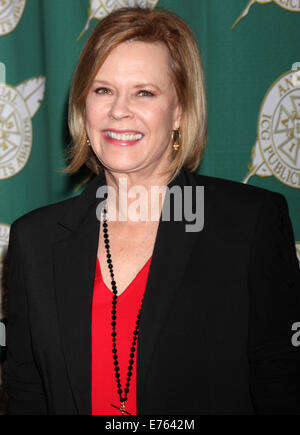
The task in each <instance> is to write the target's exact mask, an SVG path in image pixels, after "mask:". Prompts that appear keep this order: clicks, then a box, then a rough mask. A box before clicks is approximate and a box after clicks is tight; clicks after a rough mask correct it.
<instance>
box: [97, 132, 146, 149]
mask: <svg viewBox="0 0 300 435" xmlns="http://www.w3.org/2000/svg"><path fill="white" fill-rule="evenodd" d="M102 134H103V136H104V138H105V140H106V141H107V142H109V143H112V144H114V145H120V146H128V145H135V144H137V143H138V142H139V141H140V140H141V139H143V137H144V135H143V134H142V133H138V132H133V131H126V132H123V131H122V132H117V131H115V130H104V131H103V132H102Z"/></svg>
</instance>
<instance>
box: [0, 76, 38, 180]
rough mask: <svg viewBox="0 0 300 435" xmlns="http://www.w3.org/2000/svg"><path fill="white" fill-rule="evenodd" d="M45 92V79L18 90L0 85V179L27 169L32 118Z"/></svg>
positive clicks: (30, 81) (36, 80) (29, 81)
mask: <svg viewBox="0 0 300 435" xmlns="http://www.w3.org/2000/svg"><path fill="white" fill-rule="evenodd" d="M44 92H45V78H44V77H38V78H35V79H30V80H27V81H25V82H23V83H21V84H20V85H19V86H17V87H16V88H14V87H12V86H10V85H7V84H6V83H0V180H3V179H6V178H9V177H13V176H14V175H16V174H17V173H18V172H20V171H21V170H22V169H23V168H24V167H25V165H26V163H27V161H28V159H29V156H30V152H31V145H32V125H31V118H32V117H33V116H34V115H35V113H36V112H37V111H38V109H39V107H40V104H41V102H42V100H43V98H44Z"/></svg>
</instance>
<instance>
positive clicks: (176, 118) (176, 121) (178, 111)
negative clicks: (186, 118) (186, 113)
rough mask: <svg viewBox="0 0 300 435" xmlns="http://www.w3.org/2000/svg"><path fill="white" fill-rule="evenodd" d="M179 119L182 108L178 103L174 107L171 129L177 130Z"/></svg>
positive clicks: (179, 123)
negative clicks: (173, 119) (173, 120)
mask: <svg viewBox="0 0 300 435" xmlns="http://www.w3.org/2000/svg"><path fill="white" fill-rule="evenodd" d="M181 119H182V109H181V106H180V105H179V104H178V105H177V107H176V109H175V122H174V128H173V130H178V129H179V127H180V125H181Z"/></svg>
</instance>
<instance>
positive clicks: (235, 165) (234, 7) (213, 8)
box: [0, 0, 300, 360]
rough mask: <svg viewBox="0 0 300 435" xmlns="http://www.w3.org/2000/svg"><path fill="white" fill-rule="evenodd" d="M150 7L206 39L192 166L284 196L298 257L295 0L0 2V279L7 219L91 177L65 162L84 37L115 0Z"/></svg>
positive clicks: (69, 192)
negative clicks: (203, 106) (201, 138)
mask: <svg viewBox="0 0 300 435" xmlns="http://www.w3.org/2000/svg"><path fill="white" fill-rule="evenodd" d="M146 3H148V4H150V5H151V6H152V7H156V6H157V7H158V6H161V7H165V8H167V9H170V10H172V11H174V12H176V13H178V14H179V15H181V16H182V17H183V18H184V19H185V20H186V21H187V22H188V23H189V24H190V26H191V27H192V29H193V30H194V32H195V34H196V37H197V39H198V41H199V45H200V47H201V51H202V55H203V60H204V68H205V73H206V87H207V97H208V116H209V118H208V119H209V122H208V143H207V150H206V154H205V157H204V160H203V162H202V164H201V165H200V167H199V170H198V172H201V173H203V174H206V175H211V176H215V177H222V178H227V179H232V180H235V181H239V182H247V183H249V184H253V185H256V186H260V187H264V188H267V189H270V190H273V191H276V192H280V193H282V194H284V195H285V197H286V198H287V200H288V203H289V208H290V215H291V219H292V223H293V226H294V232H295V238H296V241H299V244H298V245H297V248H298V249H299V252H298V255H299V257H300V201H299V193H300V190H299V189H300V79H299V75H298V74H297V69H296V67H297V65H295V64H296V63H297V62H300V0H256V1H255V0H251V1H248V0H159V1H158V2H156V1H155V0H151V1H150V0H148V1H146V0H139V1H138V0H127V1H126V0H115V1H114V0H102V1H101V0H63V1H61V0H27V1H26V0H0V62H2V63H3V64H4V65H5V69H6V83H4V74H3V68H2V70H1V68H0V204H1V207H0V275H1V272H2V275H3V271H2V260H3V258H4V255H5V251H6V246H7V243H8V237H9V226H10V224H11V223H12V222H13V221H14V220H15V219H16V218H18V217H19V216H21V215H23V214H25V213H26V212H28V211H30V210H32V209H35V208H37V207H40V206H43V205H46V204H50V203H54V202H56V201H60V200H62V199H65V198H67V197H70V196H73V195H75V194H77V193H78V192H76V188H77V187H78V186H79V185H80V182H81V181H82V179H83V178H84V177H85V175H86V171H85V170H83V171H81V172H80V173H79V174H77V175H76V176H72V177H68V176H66V175H64V174H62V173H61V172H60V170H61V168H63V167H64V165H65V159H64V150H65V147H66V145H67V144H68V142H69V140H70V138H69V135H68V130H67V120H66V112H67V98H68V89H69V85H70V80H71V77H72V72H73V70H74V67H75V65H76V61H77V59H78V56H79V53H80V50H81V48H82V46H83V44H84V42H85V40H86V38H87V36H88V34H89V33H90V31H91V30H92V28H93V27H94V26H95V25H96V24H97V23H98V20H100V19H101V17H103V16H105V15H106V14H107V13H108V12H109V11H110V10H112V9H113V8H114V7H120V6H123V5H126V4H128V5H133V4H146ZM241 15H244V17H243V19H241V20H240V21H239V22H238V24H237V25H236V26H235V27H234V28H232V26H233V24H234V23H235V22H236V20H237V19H238V18H239V17H240V16H241ZM85 28H87V30H86V31H84V32H82V31H83V30H84V29H85ZM79 36H80V38H79ZM293 65H294V66H295V70H294V71H292V66H293ZM298 66H299V65H298ZM1 71H2V77H1ZM1 81H2V83H1ZM2 302H3V303H2V306H1V296H0V320H1V319H2V322H0V326H1V328H0V337H1V340H2V341H1V344H2V345H3V344H5V343H4V341H3V340H4V338H5V337H4V332H5V309H4V308H5V307H3V305H5V303H4V302H5V301H4V299H3V297H2ZM1 334H2V335H1ZM0 352H1V354H0V358H1V359H2V360H3V359H4V358H5V346H1V347H0Z"/></svg>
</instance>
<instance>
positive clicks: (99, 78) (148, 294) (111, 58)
mask: <svg viewBox="0 0 300 435" xmlns="http://www.w3.org/2000/svg"><path fill="white" fill-rule="evenodd" d="M69 107H70V109H69V125H70V131H71V134H72V137H73V146H72V149H71V153H70V158H71V162H70V164H69V166H68V169H67V170H68V171H69V172H75V171H77V170H78V169H79V168H80V167H81V166H82V165H83V164H87V165H88V166H89V168H90V169H91V170H92V171H93V172H94V173H96V177H95V178H94V179H93V180H92V182H91V183H90V184H89V185H88V187H87V188H86V189H85V191H84V192H83V193H82V194H81V195H79V196H77V197H75V198H72V199H68V200H66V201H62V202H60V203H58V204H54V205H50V206H47V207H43V208H40V209H38V210H35V211H33V212H31V213H29V214H27V215H25V216H23V217H22V218H20V219H18V220H17V221H15V222H14V224H13V225H12V227H11V235H10V243H9V253H8V256H9V314H8V330H7V344H8V358H7V365H6V367H5V383H6V385H7V389H8V394H9V412H10V413H14V414H18V413H22V414H27V413H30V414H109V415H110V414H117V415H122V414H126V413H127V414H128V413H129V414H138V415H140V414H145V415H146V414H162V415H163V414H172V415H178V414H186V415H191V414H196V415H197V414H255V413H257V414H289V413H290V414H293V413H299V412H300V353H299V348H297V347H296V346H293V345H292V341H291V338H292V325H293V324H294V323H295V322H297V321H300V303H299V294H300V293H299V291H300V277H299V268H298V262H297V259H296V252H295V245H294V239H293V231H292V226H291V222H290V219H289V215H288V209H287V204H286V201H285V199H284V197H283V196H282V195H279V194H277V193H272V192H269V191H267V190H264V189H259V188H255V187H252V186H246V185H243V184H240V183H235V182H232V181H226V180H221V179H217V178H212V177H208V176H203V175H197V174H195V173H194V171H195V170H196V168H197V167H198V165H199V162H200V159H201V156H202V154H203V148H204V144H205V140H206V104H205V90H204V77H203V70H202V66H201V59H200V55H199V51H198V48H197V44H196V41H195V39H194V37H193V35H192V33H191V31H190V29H189V28H188V26H187V25H186V23H185V22H183V21H182V20H181V19H180V18H179V17H177V16H176V15H174V14H172V13H170V12H162V11H158V10H154V11H151V10H144V9H139V8H133V9H122V10H118V11H116V12H114V13H113V14H111V15H110V16H108V17H106V18H105V19H104V20H103V21H102V22H101V23H100V24H99V25H98V26H97V27H96V28H95V30H94V31H93V33H92V35H91V36H90V38H89V40H88V41H87V42H86V45H85V47H84V49H83V51H82V54H81V57H80V59H79V62H78V66H77V69H76V72H75V75H74V78H73V83H72V87H71V93H70V106H69ZM201 186H204V192H205V201H204V207H205V213H204V215H205V222H204V225H199V222H198V224H197V225H196V226H195V227H194V228H193V225H192V224H191V223H190V222H191V220H192V219H190V217H191V216H192V217H193V216H194V217H195V218H196V220H197V217H199V216H200V214H201V213H203V207H202V206H203V203H202V200H201V196H199V195H198V193H199V192H200V190H199V189H200V188H201ZM153 187H156V188H157V189H158V190H159V189H161V192H162V193H161V195H160V200H159V201H156V202H155V203H154V201H153V197H151V188H153ZM173 188H174V190H173V191H172V189H173ZM176 188H177V190H176ZM104 192H106V195H104ZM138 192H139V193H141V194H140V195H139V203H138V207H136V204H135V201H134V199H135V195H137V193H138ZM171 192H172V193H173V194H172V195H171ZM175 192H176V193H175ZM171 197H172V198H173V201H170V199H171ZM195 210H196V213H195ZM129 211H130V213H129ZM152 212H153V215H154V217H155V216H156V219H155V218H153V215H152V214H151V217H150V213H152ZM168 212H169V213H168ZM193 213H194V214H193ZM116 216H117V218H115V217H116ZM137 216H138V218H139V219H137V218H136V217H137ZM178 216H179V217H178ZM151 218H152V219H151ZM128 361H129V362H128Z"/></svg>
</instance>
